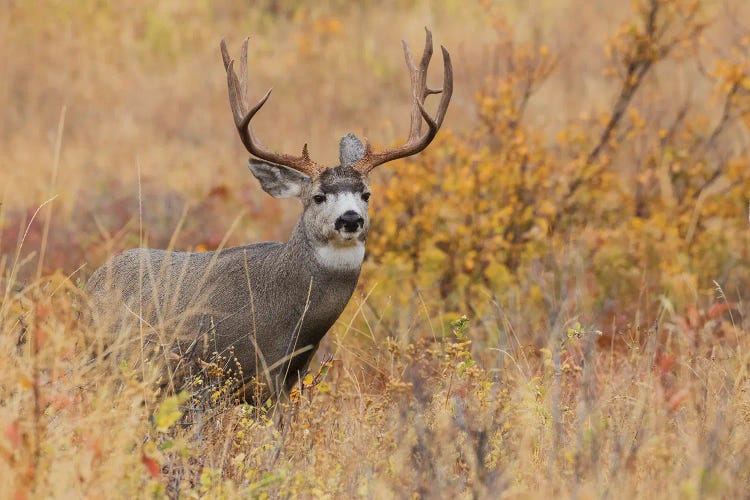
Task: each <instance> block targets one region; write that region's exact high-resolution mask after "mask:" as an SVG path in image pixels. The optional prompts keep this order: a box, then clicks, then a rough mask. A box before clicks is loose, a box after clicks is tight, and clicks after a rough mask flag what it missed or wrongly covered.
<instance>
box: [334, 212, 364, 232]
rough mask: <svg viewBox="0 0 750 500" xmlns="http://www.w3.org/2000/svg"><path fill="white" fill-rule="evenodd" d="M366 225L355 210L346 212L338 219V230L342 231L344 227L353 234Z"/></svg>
mask: <svg viewBox="0 0 750 500" xmlns="http://www.w3.org/2000/svg"><path fill="white" fill-rule="evenodd" d="M364 224H365V220H364V219H363V218H362V216H361V215H359V214H358V213H357V212H355V211H354V210H349V211H347V212H344V215H342V216H341V217H339V218H338V219H336V224H335V226H336V230H337V231H338V230H340V229H341V228H342V227H343V228H344V231H346V232H347V233H353V232H354V231H356V230H357V229H359V228H360V227H362V226H363V225H364Z"/></svg>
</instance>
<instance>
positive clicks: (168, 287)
mask: <svg viewBox="0 0 750 500" xmlns="http://www.w3.org/2000/svg"><path fill="white" fill-rule="evenodd" d="M250 167H251V170H252V171H253V173H254V174H255V175H256V177H258V179H259V180H260V182H261V185H262V187H263V188H264V189H265V190H266V191H267V192H269V193H270V194H272V195H274V196H277V195H282V196H285V195H288V193H290V192H291V191H292V190H295V189H296V190H298V194H297V197H298V198H299V199H300V200H301V201H302V203H303V206H304V212H303V214H302V217H301V218H300V220H299V221H298V222H297V225H296V226H295V228H294V230H293V232H292V235H291V237H290V238H289V240H288V241H287V242H286V243H278V242H263V243H255V244H251V245H246V246H241V247H235V248H227V249H224V250H221V251H217V252H204V253H196V252H169V251H165V250H156V249H148V248H140V249H133V250H129V251H127V252H125V253H122V254H120V255H117V256H115V257H113V258H112V259H111V260H110V261H109V262H107V263H106V264H105V265H104V266H102V267H101V268H99V269H98V270H97V271H96V272H95V273H94V274H93V275H92V277H91V279H90V280H89V282H88V284H87V290H88V292H89V295H90V298H91V304H92V308H93V311H94V317H95V319H96V320H97V321H98V322H102V323H103V324H105V325H106V327H107V328H109V329H111V330H118V331H132V330H127V329H124V330H123V328H124V327H126V326H127V324H133V323H136V324H137V321H138V316H139V315H140V316H141V318H142V320H143V323H142V324H143V325H144V329H145V330H146V331H147V332H148V333H151V334H152V335H151V336H155V337H158V338H162V336H163V335H164V334H166V335H168V336H174V337H176V338H177V339H178V342H177V344H176V345H177V348H178V353H179V356H180V358H181V363H183V362H185V361H190V360H193V361H194V360H195V359H196V358H200V359H203V360H207V359H209V358H210V356H211V354H212V353H213V352H218V353H220V354H227V353H228V352H229V349H230V348H233V349H234V355H235V357H236V358H237V360H238V361H239V363H240V364H241V366H242V371H243V374H244V377H243V378H244V379H245V380H247V379H249V378H251V377H253V376H256V375H257V377H258V379H260V380H261V381H262V382H265V383H268V384H269V385H270V392H271V393H273V394H280V393H282V392H284V391H285V389H288V388H289V387H290V386H291V385H292V384H293V383H294V382H295V381H296V380H297V378H298V376H299V374H300V373H303V372H304V371H305V369H306V367H307V365H308V363H309V362H310V360H311V358H312V354H313V353H314V351H315V349H317V346H318V344H319V342H320V341H321V339H322V338H323V336H324V335H325V334H326V332H327V331H328V330H329V329H330V328H331V326H332V325H333V324H334V323H335V321H336V320H337V319H338V317H339V315H340V314H341V312H342V311H343V310H344V307H345V306H346V304H347V302H348V301H349V298H350V297H351V294H352V293H353V291H354V288H355V286H356V284H357V279H358V277H359V271H360V264H361V260H360V261H359V262H356V259H355V263H354V264H351V262H350V261H351V255H355V257H356V256H357V255H359V250H358V249H361V252H362V254H363V253H364V249H363V245H364V243H365V240H366V238H367V232H368V230H369V218H368V216H367V203H366V202H364V201H363V200H362V193H363V192H366V191H367V189H368V188H367V179H366V177H365V176H364V175H362V174H360V173H358V172H355V171H354V170H353V169H351V168H344V167H336V168H333V169H329V170H327V171H326V172H325V173H324V174H323V175H321V177H320V178H318V179H315V180H311V179H309V178H308V177H306V176H302V175H301V174H297V173H296V172H295V171H291V170H289V169H285V168H283V167H279V166H275V165H273V164H268V163H265V162H258V161H251V162H250ZM282 169H283V170H282ZM324 189H328V190H329V192H332V191H336V194H335V195H326V200H325V201H324V202H321V203H317V202H315V201H314V199H313V197H314V196H315V195H316V194H318V195H319V194H321V193H323V192H324ZM353 190H356V191H353ZM341 200H345V203H344V202H343V201H341ZM344 208H347V209H354V210H355V211H358V212H359V213H360V215H361V216H362V217H363V219H364V224H363V226H362V228H361V230H359V231H358V232H357V233H347V234H342V233H341V232H339V231H337V230H335V228H334V223H335V219H336V218H337V217H339V216H340V215H342V214H341V213H338V211H341V210H343V209H344ZM337 210H338V211H337ZM339 253H341V255H344V256H346V258H342V259H341V262H339V261H338V260H336V259H335V258H334V261H333V262H330V261H325V258H329V259H330V258H331V257H330V255H334V256H336V255H338V254H339ZM321 256H323V257H321ZM321 259H323V260H321ZM347 259H349V260H347ZM342 263H343V264H342ZM347 266H348V267H347ZM256 346H257V348H256ZM304 349H307V350H304ZM300 350H304V352H301V353H300V354H298V355H296V356H293V357H292V358H291V360H290V361H286V362H283V360H285V359H288V357H289V356H290V355H292V353H294V352H295V351H300ZM280 361H282V362H281V363H280ZM274 364H277V366H276V368H274V369H272V370H270V371H269V372H266V371H265V370H264V366H265V367H272V366H273V365H274ZM230 366H232V364H231V363H230ZM269 379H270V380H269ZM249 391H250V388H248V392H246V393H245V397H246V399H248V400H250V399H251V397H252V394H251V393H250V392H249Z"/></svg>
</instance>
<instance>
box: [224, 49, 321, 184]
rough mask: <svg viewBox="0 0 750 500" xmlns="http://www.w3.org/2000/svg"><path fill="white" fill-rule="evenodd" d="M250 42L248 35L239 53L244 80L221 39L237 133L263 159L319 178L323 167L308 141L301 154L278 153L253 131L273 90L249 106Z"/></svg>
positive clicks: (246, 145) (251, 152)
mask: <svg viewBox="0 0 750 500" xmlns="http://www.w3.org/2000/svg"><path fill="white" fill-rule="evenodd" d="M247 44H248V38H245V40H244V41H243V42H242V49H241V52H240V73H241V75H242V77H241V79H240V78H237V73H235V71H234V61H233V60H232V58H231V57H229V51H228V50H227V44H226V41H225V40H224V39H222V40H221V44H220V47H221V58H222V60H223V61H224V69H225V70H226V72H227V89H228V91H229V106H230V108H231V109H232V116H233V117H234V124H235V126H236V127H237V132H239V134H240V139H241V140H242V143H243V144H244V145H245V148H246V149H247V150H248V152H249V153H250V154H252V155H254V156H257V157H258V158H260V159H262V160H266V161H269V162H271V163H276V164H278V165H283V166H285V167H289V168H291V169H294V170H297V171H298V172H302V173H303V174H306V175H309V176H311V177H317V176H318V175H320V173H321V172H322V171H323V169H322V168H321V167H320V166H319V165H318V164H317V163H315V162H314V161H312V160H311V159H310V155H309V154H308V152H307V144H305V145H304V147H303V148H302V156H294V155H289V154H285V153H275V152H273V151H270V150H268V149H266V148H265V146H263V144H262V143H261V142H260V140H259V139H258V138H257V137H256V135H255V134H254V132H253V129H252V127H251V126H250V121H251V120H252V119H253V117H254V116H255V114H256V113H257V112H258V111H259V110H260V108H262V107H263V105H264V104H265V103H266V101H267V100H268V98H269V97H270V96H271V90H272V89H269V90H268V92H266V95H264V96H263V98H261V100H260V101H258V103H257V104H256V105H255V106H253V107H252V108H250V109H248V105H247V102H246V95H247Z"/></svg>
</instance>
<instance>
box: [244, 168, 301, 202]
mask: <svg viewBox="0 0 750 500" xmlns="http://www.w3.org/2000/svg"><path fill="white" fill-rule="evenodd" d="M247 166H248V167H250V171H251V172H252V173H253V175H254V176H255V178H256V179H258V180H259V181H260V187H262V188H263V191H265V192H266V193H268V194H270V195H271V196H273V197H274V198H298V197H299V196H300V195H301V194H302V189H303V188H304V187H305V185H306V184H307V183H309V182H310V178H309V177H308V176H306V175H305V174H302V173H300V172H297V171H296V170H292V169H291V168H287V167H284V166H282V165H277V164H275V163H269V162H266V161H262V160H256V159H255V158H250V159H249V160H248V162H247Z"/></svg>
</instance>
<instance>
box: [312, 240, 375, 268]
mask: <svg viewBox="0 0 750 500" xmlns="http://www.w3.org/2000/svg"><path fill="white" fill-rule="evenodd" d="M315 256H316V257H317V259H318V262H320V264H321V265H322V266H323V267H325V268H328V269H335V270H337V271H354V270H356V269H359V268H360V267H361V266H362V260H363V259H364V258H365V245H364V244H363V243H360V242H357V244H356V245H352V246H346V247H337V246H334V245H330V246H322V247H317V248H316V249H315Z"/></svg>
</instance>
